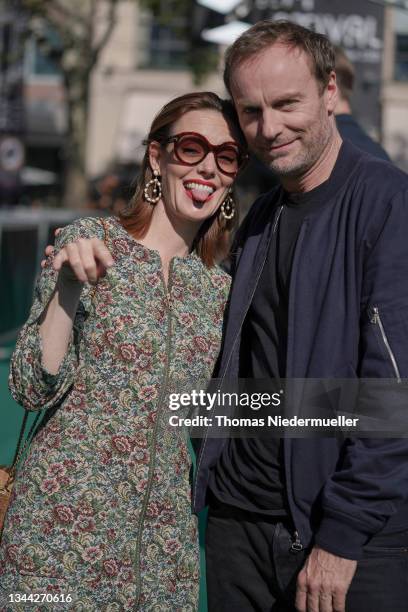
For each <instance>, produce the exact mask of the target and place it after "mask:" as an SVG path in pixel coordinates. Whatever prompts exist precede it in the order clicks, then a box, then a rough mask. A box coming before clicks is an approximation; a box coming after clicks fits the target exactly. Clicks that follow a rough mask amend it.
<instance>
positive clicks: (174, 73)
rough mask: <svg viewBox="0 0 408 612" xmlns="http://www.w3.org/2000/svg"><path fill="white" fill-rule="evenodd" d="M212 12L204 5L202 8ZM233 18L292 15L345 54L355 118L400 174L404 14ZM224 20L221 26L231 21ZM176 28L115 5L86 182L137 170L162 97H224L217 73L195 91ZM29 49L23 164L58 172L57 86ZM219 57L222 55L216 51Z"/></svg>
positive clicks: (363, 2)
mask: <svg viewBox="0 0 408 612" xmlns="http://www.w3.org/2000/svg"><path fill="white" fill-rule="evenodd" d="M162 4H163V10H166V5H167V10H168V3H166V2H164V1H163V2H162ZM214 4H217V3H214V2H207V5H208V6H211V5H214ZM221 4H222V2H221V1H220V2H219V3H218V5H219V6H221ZM229 4H230V5H231V6H232V5H233V4H234V3H233V2H229ZM235 5H237V2H235ZM244 5H245V6H244ZM249 5H251V6H252V12H251V11H249V10H248V6H249ZM245 7H247V8H246V9H245ZM257 7H258V8H257ZM259 7H261V8H259ZM325 7H327V8H325ZM336 7H337V9H336ZM235 9H236V18H237V19H238V18H239V19H241V21H247V22H248V21H249V22H251V21H250V20H251V19H252V20H253V19H256V18H264V17H268V16H269V17H271V16H276V17H285V16H291V18H293V19H296V20H298V21H299V22H301V23H303V24H304V25H310V26H311V27H316V28H317V29H320V30H322V29H323V30H324V31H325V33H328V34H330V35H331V37H332V39H333V38H334V40H333V42H335V43H336V44H340V45H343V46H344V47H345V48H346V51H348V53H349V55H350V58H351V59H352V60H354V61H355V62H356V66H357V92H356V95H355V98H354V105H353V106H354V107H353V111H354V114H355V116H356V118H357V119H358V120H359V121H360V123H361V124H362V125H363V126H364V127H365V128H366V129H367V130H368V131H369V132H370V134H371V135H372V136H374V137H375V138H378V139H380V140H381V141H382V143H383V145H384V146H385V148H386V149H387V151H388V152H389V154H390V155H391V157H392V158H393V159H394V160H395V162H396V163H397V164H398V165H400V166H401V167H402V168H404V169H406V170H408V110H407V109H408V10H402V9H396V8H392V7H390V6H388V7H385V6H384V5H383V4H381V2H371V1H370V0H360V1H359V0H355V1H351V0H350V1H349V2H344V0H341V1H340V0H332V1H330V2H323V1H322V0H254V1H253V2H252V3H251V2H249V3H248V2H241V3H238V6H235ZM200 10H201V14H200V20H201V27H202V28H203V29H204V28H206V27H207V25H208V23H210V24H212V25H213V24H214V23H217V19H218V23H219V17H220V15H218V17H217V14H216V12H214V11H212V10H211V9H209V8H207V9H204V13H203V7H202V6H201V7H200ZM245 10H246V13H245ZM205 11H207V14H206V13H205ZM336 11H337V12H336ZM218 12H219V11H218ZM214 15H215V16H216V17H217V19H215V21H214ZM224 17H225V18H226V19H227V21H229V22H231V20H232V18H233V16H231V15H226V16H222V18H224ZM207 18H208V19H207ZM186 19H187V17H186ZM206 20H207V21H206ZM181 21H182V20H181ZM181 21H180V19H179V20H178V21H177V20H176V19H174V20H173V22H171V23H170V24H169V25H166V26H164V25H160V24H159V23H158V21H157V20H155V19H153V18H152V16H151V15H149V13H148V12H147V11H145V10H141V9H140V7H139V6H138V3H137V2H134V1H132V0H129V1H123V2H121V3H119V5H118V20H117V25H116V27H115V29H114V32H113V35H112V37H111V39H110V41H109V43H108V45H107V47H106V48H105V49H104V51H103V53H102V55H101V58H100V61H99V63H98V65H97V67H96V69H95V70H94V73H93V78H92V85H91V99H90V112H89V117H90V124H89V132H88V146H87V169H88V173H89V177H90V178H91V179H92V178H95V177H98V176H101V175H103V174H104V173H106V172H109V171H110V169H112V168H113V167H114V166H117V165H127V166H128V167H130V169H132V167H133V165H135V170H136V166H137V162H138V161H139V160H140V158H141V155H142V147H141V141H142V140H143V138H144V137H145V135H146V131H147V129H148V126H149V124H150V122H151V120H152V118H153V116H154V114H155V113H156V112H157V110H158V109H159V108H160V107H161V106H162V105H163V104H164V103H165V102H166V101H168V100H169V99H170V98H172V97H174V96H176V95H179V94H182V93H185V92H187V91H191V90H192V89H210V90H213V91H215V92H217V93H219V94H221V95H222V94H224V88H223V84H222V79H221V74H220V71H218V73H214V74H213V75H212V76H211V77H210V78H208V79H207V80H206V81H205V82H204V83H202V84H201V85H200V86H199V87H197V86H194V85H193V82H192V77H191V72H190V70H189V67H188V49H189V46H188V42H187V41H186V40H185V38H184V37H183V36H182V35H181V34H180V32H181V30H182V28H183V26H185V25H186V24H185V23H184V22H183V23H182V22H181ZM30 44H31V45H32V47H31V49H30V53H29V54H28V59H27V62H26V98H27V110H28V129H27V144H28V147H27V157H28V160H29V162H30V160H31V159H34V158H35V160H36V162H37V163H36V164H35V165H37V166H39V167H42V168H44V169H46V170H50V171H52V172H55V173H59V172H60V170H61V164H62V163H63V159H62V158H61V146H62V142H63V137H64V131H65V129H66V118H65V114H64V104H63V90H62V84H61V81H60V79H59V77H58V74H56V73H55V68H54V67H53V66H52V64H50V63H49V62H47V60H44V58H41V56H40V54H38V53H37V50H36V48H35V44H34V43H30ZM219 48H220V51H221V53H222V48H223V47H222V45H220V46H219ZM381 60H382V61H381ZM220 63H221V61H220Z"/></svg>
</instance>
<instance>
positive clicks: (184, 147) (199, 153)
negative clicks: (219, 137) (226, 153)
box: [175, 136, 207, 165]
mask: <svg viewBox="0 0 408 612" xmlns="http://www.w3.org/2000/svg"><path fill="white" fill-rule="evenodd" d="M175 147H176V151H177V155H178V157H179V158H180V159H181V161H183V162H184V163H186V164H192V165H193V164H198V163H199V162H200V161H201V160H202V159H203V158H204V157H205V155H206V152H207V151H206V146H205V143H204V142H203V141H201V140H200V139H199V138H196V137H194V136H183V137H182V138H180V140H178V141H177V142H176V145H175Z"/></svg>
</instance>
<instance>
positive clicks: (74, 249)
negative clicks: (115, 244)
mask: <svg viewBox="0 0 408 612" xmlns="http://www.w3.org/2000/svg"><path fill="white" fill-rule="evenodd" d="M47 250H50V247H47V249H46V253H47ZM51 252H52V251H51ZM114 263H115V262H114V260H113V257H112V255H111V254H110V252H109V250H108V249H107V248H106V245H105V243H104V242H103V241H102V240H100V239H99V238H81V239H80V240H78V241H76V242H70V243H69V244H66V245H65V246H64V247H63V248H62V249H61V250H60V251H59V253H58V254H57V255H56V256H55V258H54V261H53V263H52V265H53V268H54V270H57V271H58V272H59V278H58V280H59V282H62V283H72V282H78V281H79V282H80V283H86V282H88V283H91V284H92V285H95V284H96V283H97V282H98V280H99V279H100V278H102V277H103V276H105V274H106V271H107V269H108V268H110V267H112V266H113V265H114Z"/></svg>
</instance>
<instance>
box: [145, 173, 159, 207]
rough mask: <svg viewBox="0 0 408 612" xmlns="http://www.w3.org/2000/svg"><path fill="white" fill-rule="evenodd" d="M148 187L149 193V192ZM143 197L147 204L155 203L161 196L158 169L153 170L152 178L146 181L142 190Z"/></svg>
mask: <svg viewBox="0 0 408 612" xmlns="http://www.w3.org/2000/svg"><path fill="white" fill-rule="evenodd" d="M149 189H150V190H151V193H150V194H149ZM143 195H144V199H145V200H146V202H149V204H153V205H154V204H157V202H158V201H159V200H160V198H161V197H162V188H161V181H160V176H159V172H158V170H153V178H152V179H151V180H150V181H148V182H147V183H146V185H145V186H144V190H143Z"/></svg>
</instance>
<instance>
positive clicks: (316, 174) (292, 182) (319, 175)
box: [281, 130, 342, 193]
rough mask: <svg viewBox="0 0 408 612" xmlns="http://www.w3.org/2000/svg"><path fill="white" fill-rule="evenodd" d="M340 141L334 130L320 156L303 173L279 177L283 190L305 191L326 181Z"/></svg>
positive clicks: (336, 155) (334, 161) (332, 166)
mask: <svg viewBox="0 0 408 612" xmlns="http://www.w3.org/2000/svg"><path fill="white" fill-rule="evenodd" d="M341 143H342V139H341V137H340V134H339V133H338V132H337V130H335V131H334V135H333V138H331V139H330V141H329V142H328V144H327V146H326V148H325V149H324V151H323V153H322V155H321V156H320V158H319V159H318V160H317V162H316V163H315V164H314V165H313V166H312V167H311V168H310V169H309V170H308V171H307V172H306V173H305V174H304V175H302V176H300V177H296V178H293V177H284V178H282V179H281V181H282V185H283V187H284V188H285V190H286V191H288V192H289V193H305V192H307V191H312V189H315V188H316V187H318V186H319V185H321V184H322V183H324V182H325V181H327V179H328V178H329V177H330V175H331V173H332V171H333V168H334V165H335V163H336V160H337V157H338V154H339V151H340V147H341Z"/></svg>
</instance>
